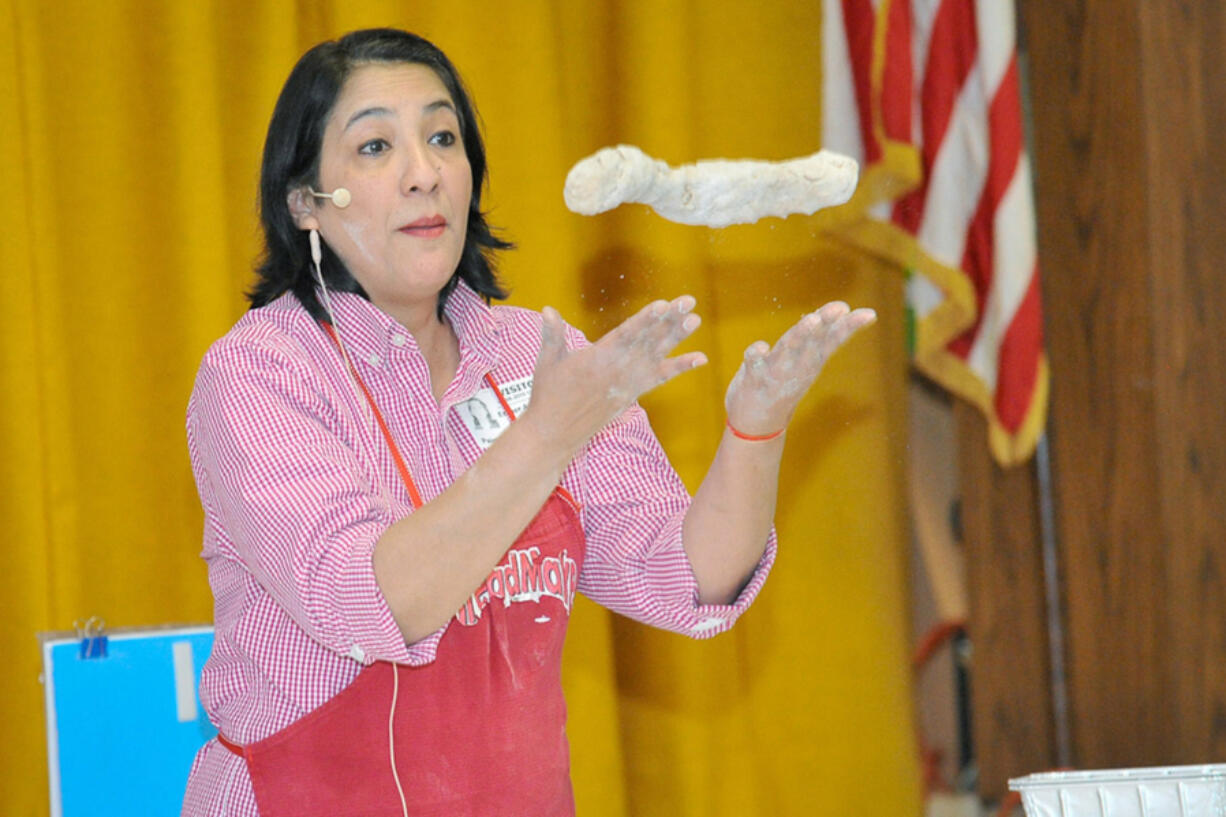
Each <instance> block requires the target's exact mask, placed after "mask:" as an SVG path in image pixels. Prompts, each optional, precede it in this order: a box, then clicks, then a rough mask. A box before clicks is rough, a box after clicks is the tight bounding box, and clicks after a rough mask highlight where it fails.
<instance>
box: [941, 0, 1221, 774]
mask: <svg viewBox="0 0 1226 817" xmlns="http://www.w3.org/2000/svg"><path fill="white" fill-rule="evenodd" d="M1018 9H1019V16H1020V22H1021V32H1022V36H1023V38H1024V42H1025V44H1026V48H1027V51H1028V55H1029V60H1028V64H1027V68H1028V71H1029V89H1030V97H1031V105H1032V110H1033V133H1032V142H1031V145H1030V147H1031V152H1032V156H1033V162H1034V168H1035V185H1036V204H1037V209H1038V229H1039V258H1040V266H1041V269H1042V272H1043V300H1044V310H1045V313H1046V330H1047V345H1048V351H1049V355H1050V358H1051V369H1052V375H1053V383H1052V393H1051V396H1052V401H1051V417H1050V439H1051V449H1052V463H1053V476H1054V484H1055V503H1056V510H1057V521H1058V524H1057V535H1058V538H1059V547H1060V558H1061V570H1062V578H1063V582H1064V585H1063V594H1064V600H1065V621H1064V624H1065V625H1066V634H1067V661H1068V670H1069V678H1068V680H1069V692H1070V726H1071V730H1072V749H1073V760H1074V762H1075V763H1076V765H1078V766H1080V767H1083V768H1104V767H1115V766H1131V765H1146V764H1163V765H1165V764H1172V763H1193V762H1209V761H1223V760H1226V374H1224V373H1226V324H1224V321H1223V319H1224V318H1226V279H1224V278H1223V271H1224V270H1226V228H1224V227H1222V226H1221V222H1222V221H1223V219H1226V147H1224V145H1226V138H1224V136H1223V134H1226V69H1224V67H1223V65H1222V63H1221V58H1220V57H1219V56H1218V55H1219V54H1220V53H1221V52H1222V51H1223V50H1226V11H1224V10H1223V4H1222V3H1218V2H1203V3H1202V2H1193V1H1192V0H1019V3H1018ZM962 427H963V428H964V429H971V430H970V431H968V432H967V433H968V434H969V435H971V436H972V437H973V435H974V433H976V432H975V431H974V430H973V424H972V423H968V422H963V423H962ZM973 442H974V441H973V440H972V439H971V438H970V437H968V439H966V440H965V441H964V443H966V447H968V448H969V446H970V444H971V443H973ZM975 456H977V455H976V454H975V453H974V452H971V453H965V454H963V455H962V468H963V471H964V473H963V481H964V485H965V486H966V487H965V488H964V502H965V503H966V505H967V510H966V517H967V520H968V530H967V539H968V547H970V548H972V551H970V554H971V555H970V557H969V558H970V559H971V561H972V563H973V562H975V561H978V562H979V563H980V564H981V565H983V564H984V563H985V562H986V561H987V560H988V559H996V560H1004V561H1005V562H1007V563H1010V564H1016V565H1023V564H1024V562H1025V558H1026V557H1025V556H1024V554H1020V553H1002V552H1001V551H1000V549H1001V548H1007V547H1016V548H1026V547H1033V548H1037V547H1038V542H1037V538H1036V539H1034V540H1032V541H1027V537H1026V535H1025V534H1024V533H1017V531H1019V530H1024V528H1025V523H1023V522H1019V521H1017V520H1012V521H1008V522H1005V521H1001V522H999V524H997V525H996V526H995V527H994V526H993V523H992V522H991V520H992V519H993V518H997V519H1002V520H1003V517H1001V516H1000V513H1001V510H1000V509H1004V508H1009V507H1013V508H1015V509H1019V508H1021V507H1023V505H1022V503H1024V502H1026V501H1028V495H1029V493H1030V491H1031V490H1032V487H1033V486H1032V485H1028V484H1026V483H1027V480H1026V479H1025V478H1023V477H1018V476H1016V475H1013V474H999V473H993V472H992V471H991V469H989V468H986V467H985V466H984V465H983V463H982V462H976V461H975V459H974V458H975ZM972 500H973V501H972ZM1018 513H1021V511H1018ZM975 520H978V521H975ZM1006 524H1007V525H1008V526H1009V530H1012V531H1014V533H1009V532H1007V531H1002V530H1000V529H999V526H1000V525H1006ZM973 525H977V526H978V527H977V528H976V530H974V531H972V526H973ZM1018 526H1020V527H1018ZM972 533H974V534H975V535H976V536H995V537H998V538H997V539H994V540H993V541H992V543H991V544H990V545H977V543H976V541H974V540H972ZM1015 534H1016V536H1015ZM1011 537H1014V538H1012V544H1011V545H1010V544H1008V542H1009V541H1010V539H1011ZM976 546H980V547H984V548H987V551H986V555H984V554H981V555H980V556H979V557H976V556H975V555H974V553H973V548H975V547H976ZM975 570H976V568H975V567H974V564H972V567H971V571H972V579H971V580H972V582H974V581H975ZM1040 570H1041V569H1040ZM1039 575H1041V573H1040V574H1039ZM978 576H979V579H980V580H981V581H982V582H984V585H983V586H981V587H977V588H975V589H974V590H973V591H972V592H973V594H974V597H975V598H977V599H978V598H983V599H984V604H985V605H987V604H996V605H1000V604H1001V603H1000V602H997V601H993V600H994V599H995V598H996V597H997V596H998V595H1001V594H1010V593H1014V594H1023V595H1029V594H1031V593H1033V587H1034V582H1033V581H1031V580H1030V579H1029V578H1024V579H1022V580H1020V581H1019V580H1018V577H1017V576H1012V577H1010V576H1009V574H1008V573H1007V572H1006V571H998V570H995V569H994V568H992V569H989V568H982V567H981V568H980V569H979V573H978ZM1007 581H1013V582H1015V583H1014V584H1013V585H1012V586H1010V585H1007V584H1005V582H1007ZM992 582H996V584H995V585H993V584H991V583H992ZM1010 603H1011V604H1015V605H1016V604H1018V602H1016V601H1013V602H1010ZM980 609H981V610H983V611H984V612H979V613H977V612H976V611H975V610H973V611H972V628H975V627H978V626H980V625H981V624H982V622H977V621H976V615H982V616H994V618H988V619H985V620H986V621H989V622H993V621H997V622H998V621H1000V620H1001V617H1002V615H1003V614H1002V612H1001V610H999V609H996V610H991V611H990V612H987V611H988V610H989V608H987V607H984V608H980ZM1032 627H1033V625H1032V624H1031V623H1030V622H1028V621H1022V622H1020V623H1019V624H1018V628H1019V640H1018V644H1019V645H1025V646H1024V649H1026V650H1028V651H1030V652H1031V653H1032V654H1031V655H1030V656H1029V657H1027V658H1025V659H1023V663H1024V665H1025V666H1027V667H1031V666H1033V665H1034V664H1035V662H1036V661H1037V660H1038V658H1037V657H1036V654H1033V651H1034V650H1035V649H1037V648H1036V647H1035V645H1034V644H1033V643H1032V639H1030V637H1029V636H1028V635H1027V633H1029V632H1030V630H1031V629H1032ZM984 629H985V630H986V632H988V633H991V632H992V629H991V627H985V628H984ZM990 643H993V642H991V641H990V640H989V644H990ZM983 653H984V645H982V644H979V643H977V644H976V677H975V689H976V695H977V697H979V698H981V699H983V706H997V705H1000V706H1008V705H1009V702H1010V701H1014V702H1016V704H1017V706H1018V707H1019V708H1026V712H1025V714H1023V713H1021V712H1018V713H1014V714H1013V715H1012V716H1011V718H1012V720H1013V721H1020V720H1023V719H1024V718H1025V717H1027V716H1028V717H1031V718H1043V717H1050V702H1049V701H1048V700H1047V699H1046V698H1045V697H1044V696H1043V695H1036V694H1033V693H1032V692H1026V691H1023V690H1021V689H1019V688H1018V686H1019V685H1022V686H1025V685H1027V684H1031V683H1033V680H1032V677H1031V676H1030V675H1026V676H1025V677H1021V678H1006V679H1002V678H998V677H993V676H992V675H990V674H986V675H985V674H984V672H985V671H984V670H982V669H981V667H982V665H983V664H984V662H985V661H989V662H994V661H995V660H997V658H998V656H991V657H985V656H984V654H983ZM981 709H982V707H980V706H977V707H976V713H977V714H979V713H980V712H981ZM983 718H988V719H989V720H990V718H991V715H990V714H985V715H983V716H982V717H981V720H982V719H983ZM991 728H993V727H992V725H991V724H990V723H989V724H986V725H985V724H982V723H980V724H977V734H978V732H979V730H981V729H991ZM1046 739H1047V738H1046V737H1045V736H1043V735H1036V736H1035V737H1033V738H1032V740H1033V741H1035V742H1036V743H1041V742H1043V741H1044V740H1046ZM1014 740H1026V738H1025V737H1023V736H1021V735H1010V736H1002V737H1001V739H1000V741H999V742H998V743H993V742H992V739H991V738H988V739H987V742H985V743H981V745H980V752H981V761H982V765H983V769H984V780H983V783H984V791H985V793H989V794H990V793H993V792H996V793H998V792H999V791H1000V790H1001V785H1002V783H1003V778H1004V777H1005V776H1010V775H1015V774H1020V773H1025V772H1028V771H1033V770H1034V769H1033V768H1023V767H1022V766H1023V765H1024V764H1027V763H1029V762H1030V761H1029V760H1028V759H1027V758H1029V757H1039V756H1041V752H1039V751H1038V749H1036V748H1034V747H1031V748H1029V749H1020V748H1018V747H1017V746H1015V745H1014V744H1013V743H1012V741H1014ZM1000 744H1003V745H1000ZM993 752H995V753H996V754H992V753H993ZM1027 752H1030V753H1031V754H1027ZM1014 765H1016V766H1017V768H1014Z"/></svg>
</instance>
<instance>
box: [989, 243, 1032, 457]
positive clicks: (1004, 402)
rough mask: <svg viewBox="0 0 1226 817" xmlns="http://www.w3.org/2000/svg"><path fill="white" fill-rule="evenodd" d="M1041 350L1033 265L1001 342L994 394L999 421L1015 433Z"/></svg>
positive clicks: (1022, 418)
mask: <svg viewBox="0 0 1226 817" xmlns="http://www.w3.org/2000/svg"><path fill="white" fill-rule="evenodd" d="M1042 354H1043V314H1042V309H1041V306H1040V302H1039V270H1038V265H1037V264H1036V265H1035V268H1034V270H1032V271H1031V274H1030V285H1029V286H1027V287H1026V295H1025V297H1023V298H1022V302H1021V304H1020V305H1019V306H1018V309H1017V314H1016V315H1015V316H1014V318H1013V322H1012V323H1010V324H1009V329H1008V331H1006V332H1005V336H1004V338H1002V339H1001V343H1000V357H999V358H998V360H997V366H996V370H997V376H996V397H995V399H994V401H993V404H994V406H995V409H996V416H997V417H998V418H999V419H1000V424H1001V425H1002V426H1004V427H1005V429H1006V430H1007V431H1008V432H1009V433H1010V434H1014V433H1016V432H1017V430H1018V429H1020V428H1021V427H1022V423H1023V422H1024V421H1025V420H1026V415H1027V414H1028V413H1029V411H1030V406H1031V404H1032V403H1033V402H1034V392H1035V385H1036V384H1037V383H1038V377H1039V360H1040V358H1041V356H1042Z"/></svg>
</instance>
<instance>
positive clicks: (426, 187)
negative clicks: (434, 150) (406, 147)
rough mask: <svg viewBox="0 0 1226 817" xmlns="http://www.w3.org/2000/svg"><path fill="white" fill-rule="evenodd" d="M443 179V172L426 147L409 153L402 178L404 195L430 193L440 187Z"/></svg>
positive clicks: (401, 185)
mask: <svg viewBox="0 0 1226 817" xmlns="http://www.w3.org/2000/svg"><path fill="white" fill-rule="evenodd" d="M441 179H442V171H441V169H440V168H439V167H438V166H437V164H436V161H435V158H434V157H433V156H431V155H430V152H429V151H428V150H426V148H425V147H417V148H415V149H414V150H411V151H409V154H408V159H407V163H406V165H405V168H404V172H403V173H402V175H401V177H400V187H401V190H402V191H403V192H404V193H406V194H408V193H429V192H430V191H432V190H434V189H435V188H436V187H438V185H439V181H440V180H441Z"/></svg>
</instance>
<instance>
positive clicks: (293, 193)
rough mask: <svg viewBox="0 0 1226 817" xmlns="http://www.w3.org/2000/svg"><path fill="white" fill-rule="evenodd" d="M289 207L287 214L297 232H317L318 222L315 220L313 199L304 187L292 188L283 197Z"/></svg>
mask: <svg viewBox="0 0 1226 817" xmlns="http://www.w3.org/2000/svg"><path fill="white" fill-rule="evenodd" d="M285 203H286V204H287V205H288V206H289V214H290V216H292V217H293V219H294V224H296V225H297V226H298V229H299V230H318V229H319V220H318V219H316V218H315V197H314V196H312V195H311V192H310V191H309V190H307V189H306V188H305V187H295V188H292V189H291V190H290V191H289V193H288V194H286V196H285Z"/></svg>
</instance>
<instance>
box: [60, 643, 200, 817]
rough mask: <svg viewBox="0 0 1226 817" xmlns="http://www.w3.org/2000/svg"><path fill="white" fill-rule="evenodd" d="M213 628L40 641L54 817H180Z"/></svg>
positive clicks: (197, 745)
mask: <svg viewBox="0 0 1226 817" xmlns="http://www.w3.org/2000/svg"><path fill="white" fill-rule="evenodd" d="M212 646H213V630H212V628H211V627H190V628H180V629H148V630H140V631H126V632H114V633H109V634H106V635H101V634H98V633H92V634H90V635H89V636H88V637H86V638H81V637H79V636H78V637H63V638H61V637H48V638H45V639H44V641H43V683H44V685H45V688H46V699H47V764H48V769H49V772H50V777H51V814H52V817H110V815H115V817H119V815H123V817H130V815H134V814H140V815H148V816H149V817H159V816H160V815H166V817H174V816H175V815H178V814H179V812H180V809H181V808H182V806H183V790H184V788H185V787H186V785H187V773H188V771H189V770H190V768H191V764H192V760H193V758H194V757H195V755H196V752H197V750H198V749H199V748H200V747H201V746H202V745H203V744H204V743H205V741H207V740H209V739H210V738H211V737H213V736H214V735H215V734H217V730H216V729H215V728H213V725H212V724H211V723H209V720H208V717H207V716H206V715H205V714H204V709H203V707H201V705H200V700H199V697H198V692H197V690H198V689H199V688H200V669H201V667H202V666H203V664H204V661H205V659H206V658H208V656H209V651H210V650H211V649H212Z"/></svg>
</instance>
